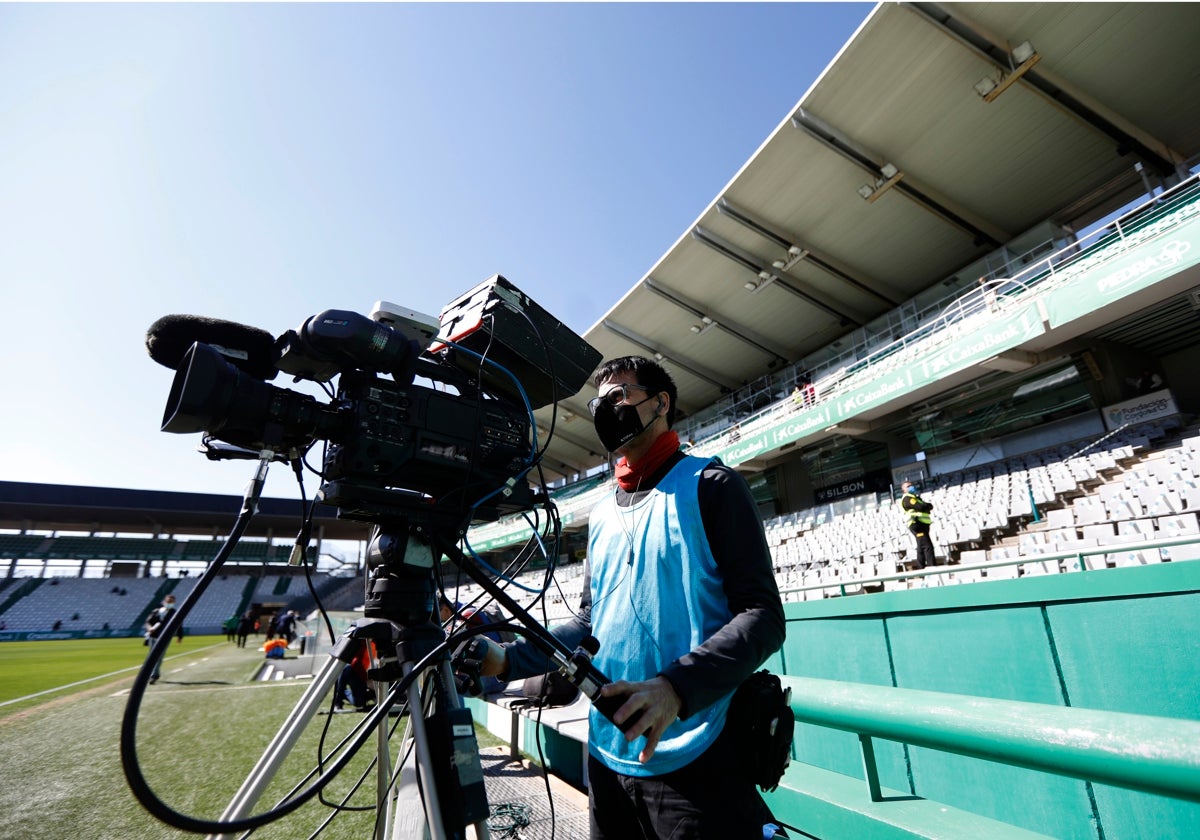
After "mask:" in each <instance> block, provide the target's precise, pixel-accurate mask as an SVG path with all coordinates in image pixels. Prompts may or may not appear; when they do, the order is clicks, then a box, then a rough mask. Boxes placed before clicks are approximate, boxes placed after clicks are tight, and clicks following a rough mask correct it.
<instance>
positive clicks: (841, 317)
mask: <svg viewBox="0 0 1200 840" xmlns="http://www.w3.org/2000/svg"><path fill="white" fill-rule="evenodd" d="M692 237H693V238H694V239H696V240H698V241H699V242H702V243H703V244H705V245H707V246H708V247H709V248H712V249H713V250H714V251H716V252H717V253H718V254H720V255H721V256H723V257H726V258H728V259H729V260H732V261H733V262H735V263H737V264H738V265H740V266H741V267H742V268H745V269H747V270H748V271H750V272H752V273H753V274H754V276H755V277H759V278H762V279H764V280H769V281H771V282H775V283H778V284H779V285H780V286H782V287H783V288H785V289H787V290H788V291H789V292H791V293H792V294H794V295H795V296H796V297H798V298H801V299H802V300H805V301H807V302H808V303H810V304H812V305H813V306H815V307H817V309H820V310H821V311H822V312H824V313H825V314H827V315H831V316H833V317H834V318H837V319H838V322H839V323H842V324H853V325H854V326H856V327H861V326H862V325H863V321H862V320H861V319H860V318H859V317H858V316H857V315H851V314H849V313H847V312H845V311H843V310H840V309H838V308H837V307H836V306H833V305H831V304H828V303H826V302H825V301H823V300H821V299H820V298H817V297H816V296H814V295H813V294H811V293H809V292H806V291H804V290H803V289H799V288H797V287H796V286H794V285H793V284H792V283H789V282H788V281H787V280H785V279H784V278H783V277H781V276H780V273H781V272H780V271H779V270H778V269H776V268H775V267H774V266H767V265H764V264H763V263H761V262H759V260H758V258H757V257H754V256H751V255H750V254H747V253H746V252H744V251H743V250H741V249H740V248H738V247H737V246H736V245H734V244H732V243H731V242H726V241H725V240H724V239H722V238H721V237H720V236H717V235H716V234H715V233H713V232H712V231H708V230H705V229H704V228H702V227H700V226H699V225H696V227H694V228H692ZM789 279H791V278H789Z"/></svg>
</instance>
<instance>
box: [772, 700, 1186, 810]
mask: <svg viewBox="0 0 1200 840" xmlns="http://www.w3.org/2000/svg"><path fill="white" fill-rule="evenodd" d="M781 679H782V681H783V684H784V685H785V686H787V687H789V688H791V690H792V697H791V708H792V715H793V716H794V717H795V719H796V720H797V721H799V722H803V723H810V724H815V725H817V726H822V727H828V728H832V729H838V730H841V731H844V732H851V733H855V734H857V735H858V737H859V740H860V742H861V744H862V749H863V763H864V769H865V773H866V781H867V788H868V791H869V793H870V796H871V799H872V801H875V802H879V801H882V800H883V797H882V793H881V789H880V784H879V774H878V771H877V769H876V766H875V759H874V746H873V743H872V739H875V738H882V739H886V740H889V741H898V742H900V743H904V744H909V745H912V746H918V747H926V748H929V749H934V750H940V751H943V752H950V753H956V754H958V755H964V756H969V757H973V758H981V759H984V760H987V761H992V762H999V763H1001V764H1008V765H1012V766H1016V767H1025V768H1029V769H1033V770H1041V771H1045V772H1049V773H1054V774H1057V775H1060V776H1070V777H1073V778H1077V779H1084V780H1087V781H1092V782H1099V783H1102V784H1108V785H1115V786H1117V787H1123V788H1128V789H1131V790H1138V791H1144V792H1148V793H1153V794H1157V795H1160V796H1168V797H1174V798H1176V799H1183V800H1188V801H1191V802H1200V721H1194V720H1181V719H1177V718H1163V717H1154V716H1151V715H1136V714H1128V713H1125V712H1106V711H1097V710H1093V709H1079V708H1073V707H1069V706H1052V705H1047V704H1043V703H1028V702H1024V701H1015V700H993V699H989V698H984V697H971V696H966V695H961V694H945V693H941V692H934V691H919V690H915V689H905V688H892V687H890V686H878V685H868V684H864V683H850V682H837V681H834V680H822V679H813V678H809V677H788V676H784V677H781Z"/></svg>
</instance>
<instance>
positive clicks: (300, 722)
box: [207, 657, 345, 840]
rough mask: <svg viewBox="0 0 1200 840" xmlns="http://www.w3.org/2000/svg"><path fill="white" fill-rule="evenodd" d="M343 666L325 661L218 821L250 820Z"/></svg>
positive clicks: (215, 839) (221, 838) (217, 838)
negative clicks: (260, 798) (259, 799)
mask: <svg viewBox="0 0 1200 840" xmlns="http://www.w3.org/2000/svg"><path fill="white" fill-rule="evenodd" d="M344 666H345V663H344V662H342V661H341V660H339V659H335V658H333V657H330V658H329V661H327V662H326V663H325V665H324V666H323V667H322V668H321V671H320V673H318V674H317V676H316V678H315V679H314V680H313V681H312V683H310V684H309V686H308V688H306V689H305V690H304V694H303V695H302V696H301V698H300V700H299V701H298V702H297V703H296V707H295V708H294V709H293V710H292V713H291V714H290V715H289V716H288V718H287V720H286V721H285V722H284V725H283V727H282V728H281V729H280V730H279V732H278V733H277V734H276V735H275V738H274V740H272V741H271V743H270V744H269V745H267V749H266V751H265V752H264V753H263V755H262V758H260V759H259V760H258V763H257V764H256V765H254V769H253V770H251V771H250V775H248V776H247V777H246V781H244V782H242V786H241V787H240V788H238V792H237V793H236V794H235V795H234V797H233V799H232V800H231V801H230V802H229V805H228V807H226V809H225V811H224V813H222V814H221V820H222V821H228V820H234V819H241V818H243V817H248V816H250V813H251V811H252V810H253V809H254V806H255V804H256V803H257V802H258V798H259V797H260V796H262V793H263V791H264V790H266V789H267V785H269V784H270V783H271V780H272V779H273V778H274V777H275V774H276V773H277V772H278V770H279V767H280V765H282V764H283V762H284V760H285V759H286V758H287V757H288V754H289V753H291V751H292V748H293V747H294V746H295V745H296V741H297V740H299V738H300V735H301V734H302V733H303V732H304V730H305V728H306V727H307V726H308V724H309V721H311V720H312V718H313V715H315V714H316V712H317V710H318V709H319V708H320V707H321V704H322V702H323V701H324V698H325V695H326V694H327V693H328V692H329V689H330V688H332V687H333V684H334V683H335V682H337V678H338V674H340V673H341V672H342V668H343V667H344ZM233 836H234V835H228V834H221V835H210V836H209V837H208V838H207V840H227V838H230V837H233Z"/></svg>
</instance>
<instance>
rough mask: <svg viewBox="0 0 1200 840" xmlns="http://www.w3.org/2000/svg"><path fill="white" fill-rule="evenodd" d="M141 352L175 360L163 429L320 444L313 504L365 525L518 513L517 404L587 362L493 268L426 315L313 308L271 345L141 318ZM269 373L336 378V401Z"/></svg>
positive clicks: (560, 387) (244, 450)
mask: <svg viewBox="0 0 1200 840" xmlns="http://www.w3.org/2000/svg"><path fill="white" fill-rule="evenodd" d="M435 333H436V335H435ZM431 340H432V343H431ZM147 347H148V348H149V350H150V355H151V356H152V357H153V358H154V359H155V360H156V361H159V362H160V363H161V364H164V365H166V366H167V367H171V368H174V369H175V370H176V375H175V379H174V382H173V383H172V385H171V391H170V395H169V397H168V400H167V406H166V409H165V411H164V413H163V422H162V430H163V431H166V432H174V433H180V434H188V433H193V432H204V433H205V435H206V449H205V451H206V452H207V454H208V455H209V456H210V457H213V458H221V457H258V453H259V452H260V451H261V450H264V449H267V450H271V451H274V452H277V453H287V452H296V451H298V450H304V449H307V447H309V446H310V445H312V444H313V443H314V442H315V441H317V440H326V441H328V442H329V447H328V450H327V453H326V455H325V459H324V465H323V470H322V474H323V479H324V482H325V483H324V484H323V486H322V487H321V490H320V494H319V496H318V500H319V501H321V502H323V503H325V504H328V505H333V506H336V507H337V508H338V515H339V517H343V518H348V519H359V520H364V521H368V522H375V523H379V522H380V521H381V519H386V518H388V517H390V516H393V515H396V516H399V515H411V514H414V513H417V512H420V513H422V514H424V515H438V516H441V517H444V518H448V519H449V520H451V521H461V519H462V517H464V516H465V515H466V514H467V513H468V512H471V513H472V514H473V517H474V518H476V519H480V520H485V521H486V520H488V519H495V518H497V517H499V516H501V515H504V514H507V513H514V512H519V511H521V510H527V509H529V508H530V507H531V506H532V503H533V502H532V499H531V495H530V492H529V490H528V485H527V483H526V482H524V481H521V480H520V477H521V476H523V475H524V474H525V473H526V472H527V471H528V469H529V468H530V467H531V466H532V465H533V463H534V460H535V458H536V457H537V454H536V453H535V452H534V451H533V448H532V446H533V443H532V439H531V432H532V430H533V426H532V411H533V410H534V409H536V408H539V407H541V406H543V405H546V404H548V403H550V402H554V401H556V400H557V399H559V398H561V397H564V396H569V395H572V394H574V393H576V392H577V391H578V390H579V389H580V388H581V387H582V386H583V384H584V383H585V382H586V380H587V377H588V375H589V374H590V373H591V371H592V370H593V369H594V368H595V366H596V364H597V363H598V362H599V359H600V354H599V352H597V351H596V350H595V349H594V348H592V347H591V346H590V345H588V344H587V343H586V342H584V340H583V339H582V338H580V337H579V336H577V335H575V334H574V333H573V332H571V331H570V330H569V329H567V328H566V327H564V326H563V324H562V323H560V322H559V321H557V320H556V319H554V318H553V317H552V316H551V315H549V313H547V312H546V311H545V310H544V309H542V308H541V307H540V306H538V305H537V304H536V303H535V302H534V301H532V300H531V299H530V298H528V297H527V296H526V295H525V294H524V293H522V292H521V291H520V290H519V289H517V288H516V287H515V286H513V285H512V284H511V283H509V282H508V281H507V280H506V279H505V278H504V277H502V276H500V275H496V276H494V277H492V278H490V279H489V280H487V281H485V282H484V283H482V284H480V285H479V286H477V287H475V288H474V289H472V290H470V291H468V292H467V293H465V294H464V295H462V296H460V297H459V298H457V299H456V300H454V301H452V302H451V303H450V304H448V305H447V306H446V307H445V308H444V309H443V310H442V313H441V316H440V319H439V321H436V322H435V321H434V320H433V319H432V318H429V317H428V316H423V315H419V314H417V313H411V312H406V311H404V310H402V309H400V308H399V307H396V306H394V305H392V304H387V303H384V302H380V303H378V304H376V306H375V309H374V311H373V312H372V314H371V316H370V317H367V316H364V315H360V314H358V313H355V312H348V311H344V310H327V311H325V312H322V313H320V314H318V315H314V316H313V317H311V318H308V319H307V320H306V321H305V322H304V323H303V324H302V325H301V326H300V327H299V328H298V329H296V330H288V331H287V332H285V333H283V334H282V335H280V336H279V337H278V338H275V339H272V338H271V337H270V336H269V334H267V333H265V332H263V331H262V330H258V329H256V328H253V327H245V326H242V325H239V324H233V323H230V322H226V321H215V320H212V319H203V318H195V317H192V316H180V315H169V316H166V317H165V318H162V319H160V320H159V321H158V322H156V323H155V324H154V325H153V326H152V327H151V328H150V331H149V333H148V336H147ZM280 371H282V372H284V373H287V374H291V375H292V376H293V377H295V379H296V380H301V379H304V380H310V381H313V382H319V383H328V382H330V380H332V379H333V377H334V376H337V375H340V379H339V382H338V388H337V393H336V397H335V398H334V400H333V402H331V403H329V404H324V403H321V402H318V401H317V400H316V399H315V398H313V397H312V396H309V395H307V394H303V393H299V392H296V391H292V390H289V389H286V388H280V387H277V386H274V385H271V384H268V381H269V380H270V379H273V378H274V377H275V375H276V373H277V372H280ZM210 439H215V440H217V441H223V442H224V443H226V444H230V445H232V447H220V446H211V445H209V444H208V441H209V440H210ZM497 490H499V491H500V492H496V491H497Z"/></svg>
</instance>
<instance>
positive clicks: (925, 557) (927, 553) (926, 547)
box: [912, 525, 934, 569]
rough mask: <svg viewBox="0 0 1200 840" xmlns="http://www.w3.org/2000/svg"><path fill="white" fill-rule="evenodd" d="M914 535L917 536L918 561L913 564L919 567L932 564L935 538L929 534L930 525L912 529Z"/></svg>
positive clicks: (922, 567)
mask: <svg viewBox="0 0 1200 840" xmlns="http://www.w3.org/2000/svg"><path fill="white" fill-rule="evenodd" d="M912 532H913V536H914V537H916V538H917V562H916V563H914V564H913V565H914V566H916V568H918V569H924V568H925V567H926V566H932V565H933V564H934V561H933V540H932V539H931V538H930V536H929V526H928V525H922V526H921V527H920V529H917V528H913V529H912Z"/></svg>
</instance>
